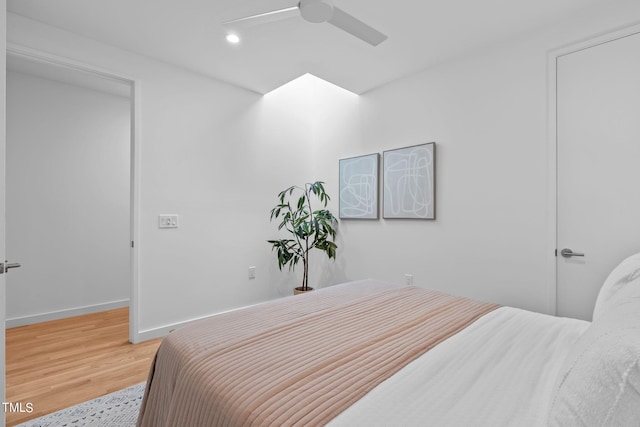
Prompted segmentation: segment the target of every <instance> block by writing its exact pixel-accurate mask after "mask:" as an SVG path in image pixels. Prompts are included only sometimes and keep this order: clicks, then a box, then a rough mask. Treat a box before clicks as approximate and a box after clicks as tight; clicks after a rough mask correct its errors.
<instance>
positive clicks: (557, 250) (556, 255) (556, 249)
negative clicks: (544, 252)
mask: <svg viewBox="0 0 640 427" xmlns="http://www.w3.org/2000/svg"><path fill="white" fill-rule="evenodd" d="M556 256H558V249H557V248H556Z"/></svg>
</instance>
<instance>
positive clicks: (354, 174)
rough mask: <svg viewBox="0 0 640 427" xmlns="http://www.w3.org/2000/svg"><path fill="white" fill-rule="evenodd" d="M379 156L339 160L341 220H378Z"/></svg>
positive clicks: (369, 155) (372, 155)
mask: <svg viewBox="0 0 640 427" xmlns="http://www.w3.org/2000/svg"><path fill="white" fill-rule="evenodd" d="M379 159H380V155H379V154H378V153H375V154H368V155H365V156H358V157H351V158H348V159H340V178H339V180H340V193H339V198H340V203H339V204H340V207H339V217H340V218H341V219H378V210H379V209H378V191H379V190H378V170H379V163H380V161H379Z"/></svg>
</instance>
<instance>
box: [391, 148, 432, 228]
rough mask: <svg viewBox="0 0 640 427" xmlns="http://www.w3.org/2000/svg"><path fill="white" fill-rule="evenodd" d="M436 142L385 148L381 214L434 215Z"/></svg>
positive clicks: (393, 215)
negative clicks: (386, 149)
mask: <svg viewBox="0 0 640 427" xmlns="http://www.w3.org/2000/svg"><path fill="white" fill-rule="evenodd" d="M434 160H435V144H434V143H428V144H422V145H416V146H413V147H407V148H400V149H397V150H390V151H385V152H384V158H383V162H384V217H385V218H420V219H435V194H434V193H435V185H434Z"/></svg>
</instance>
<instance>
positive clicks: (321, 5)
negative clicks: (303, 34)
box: [298, 0, 333, 23]
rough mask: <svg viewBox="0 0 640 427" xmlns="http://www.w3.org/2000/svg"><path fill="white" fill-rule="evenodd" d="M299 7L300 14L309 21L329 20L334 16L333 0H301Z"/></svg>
mask: <svg viewBox="0 0 640 427" xmlns="http://www.w3.org/2000/svg"><path fill="white" fill-rule="evenodd" d="M298 8H299V9H300V15H302V17H303V18H304V20H305V21H308V22H313V23H321V22H327V21H328V20H330V19H331V18H332V17H333V3H332V2H331V0H300V3H299V4H298Z"/></svg>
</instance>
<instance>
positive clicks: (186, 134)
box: [8, 13, 311, 339]
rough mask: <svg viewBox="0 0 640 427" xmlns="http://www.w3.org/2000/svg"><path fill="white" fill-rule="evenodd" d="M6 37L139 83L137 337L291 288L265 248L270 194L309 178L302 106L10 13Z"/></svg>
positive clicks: (272, 201)
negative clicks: (175, 218) (168, 223)
mask: <svg viewBox="0 0 640 427" xmlns="http://www.w3.org/2000/svg"><path fill="white" fill-rule="evenodd" d="M8 40H9V42H12V43H14V44H16V45H20V46H23V47H25V48H30V49H37V50H39V51H44V52H46V53H49V54H52V55H56V56H59V57H63V58H67V59H69V60H72V61H77V62H81V63H85V64H89V65H91V66H93V67H98V68H101V69H105V70H107V71H110V72H113V73H115V74H124V75H127V76H131V77H132V78H134V79H136V80H137V82H138V85H139V87H140V94H139V95H140V97H139V99H138V100H137V102H138V104H139V113H140V116H139V128H140V141H138V143H139V146H140V164H139V172H140V188H139V194H140V202H139V203H140V220H139V224H138V227H139V232H140V239H139V241H138V242H137V247H138V250H139V315H140V319H139V331H138V332H140V336H139V338H142V339H145V338H150V337H153V336H155V335H158V334H162V333H164V332H167V331H168V330H169V328H171V327H172V325H175V324H177V323H180V322H183V321H188V320H192V319H194V318H198V317H202V316H207V315H210V314H213V313H217V312H220V311H223V310H227V309H231V308H235V307H241V306H245V305H248V304H252V303H256V302H260V301H264V300H267V299H272V298H275V297H278V296H281V295H285V294H287V295H288V294H289V293H290V292H291V289H292V288H293V287H294V286H295V283H296V281H297V279H296V278H295V277H293V275H289V274H281V273H280V272H279V271H278V270H277V267H276V266H275V258H274V256H273V254H272V253H271V251H270V249H269V247H268V245H267V243H266V242H265V241H266V240H267V239H268V238H270V237H272V235H273V232H274V230H275V225H273V224H269V210H270V208H271V207H272V206H273V205H274V204H275V202H276V195H277V193H278V192H279V191H280V190H281V189H282V188H285V187H287V186H288V185H290V184H291V183H293V182H300V181H303V180H305V179H307V178H306V176H307V175H308V173H307V172H308V170H309V169H310V168H309V166H308V161H307V160H305V159H306V157H305V156H306V154H308V153H309V152H310V150H311V142H310V138H309V130H308V129H309V126H308V121H307V120H308V119H306V117H307V116H306V115H305V112H304V111H301V110H291V109H289V108H285V107H284V104H278V103H274V102H272V101H270V100H269V99H270V98H269V97H262V96H261V95H258V94H255V93H253V92H249V91H246V90H243V89H239V88H236V87H234V86H231V85H228V84H225V83H222V82H219V81H216V80H213V79H210V78H207V77H204V76H201V75H197V74H194V73H191V72H188V71H185V70H183V69H180V68H178V67H174V66H171V65H168V64H165V63H162V62H158V61H155V60H152V59H149V58H146V57H142V56H139V55H135V54H132V53H130V52H126V51H123V50H120V49H117V48H114V47H112V46H108V45H104V44H101V43H98V42H96V41H94V40H89V39H85V38H82V37H79V36H78V35H75V34H72V33H69V32H65V31H62V30H59V29H55V28H53V27H49V26H47V25H43V24H41V23H37V22H35V21H32V20H28V19H25V18H23V17H20V16H17V15H13V14H11V13H9V14H8ZM286 92H287V91H285V93H281V94H279V95H278V94H276V95H275V96H276V97H285V98H289V99H292V98H293V97H294V95H293V94H291V93H290V92H289V93H286ZM271 99H274V98H271ZM166 213H169V214H178V215H180V227H179V228H178V229H168V230H160V229H158V227H157V223H158V222H157V216H158V215H159V214H166ZM250 266H255V267H256V276H257V277H256V279H254V280H249V279H248V277H247V273H248V271H247V270H248V267H250ZM287 281H290V282H291V284H288V283H287ZM134 338H135V337H134Z"/></svg>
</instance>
